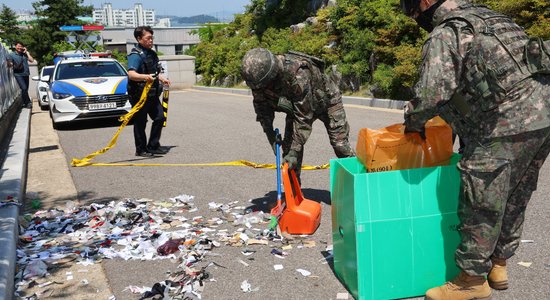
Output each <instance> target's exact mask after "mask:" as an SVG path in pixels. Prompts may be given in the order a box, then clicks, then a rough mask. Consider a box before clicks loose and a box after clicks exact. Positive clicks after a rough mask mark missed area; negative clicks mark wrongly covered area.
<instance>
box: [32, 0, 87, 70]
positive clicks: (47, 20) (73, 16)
mask: <svg viewBox="0 0 550 300" xmlns="http://www.w3.org/2000/svg"><path fill="white" fill-rule="evenodd" d="M82 2H84V0H41V1H37V2H33V3H32V6H33V8H34V10H35V13H36V15H37V16H38V21H37V22H36V24H34V26H33V27H32V28H31V29H30V30H28V31H27V34H28V37H29V41H30V42H29V44H30V45H29V48H30V49H31V50H32V51H33V54H34V55H35V58H36V59H38V61H39V62H40V65H46V64H47V63H49V62H51V61H52V59H53V53H52V52H53V50H54V49H53V45H54V44H56V43H58V42H62V41H64V40H65V37H66V35H67V34H66V33H65V32H63V31H61V30H60V27H61V26H63V25H82V24H83V22H82V21H80V20H78V19H77V17H79V16H90V15H91V13H92V10H93V7H92V6H82Z"/></svg>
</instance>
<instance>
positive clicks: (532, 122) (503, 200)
mask: <svg viewBox="0 0 550 300" xmlns="http://www.w3.org/2000/svg"><path fill="white" fill-rule="evenodd" d="M401 5H402V9H403V11H404V12H405V14H407V15H408V16H410V17H412V18H414V19H415V20H416V22H417V23H418V25H419V26H421V27H422V28H424V29H425V30H426V31H428V32H429V33H430V37H429V39H428V40H427V41H426V43H425V44H424V47H423V62H422V66H421V68H420V79H419V81H418V83H417V84H416V86H415V90H414V91H415V96H414V97H413V100H411V101H410V102H409V103H408V105H407V106H406V108H405V125H406V128H407V130H409V131H422V130H423V128H424V124H425V123H426V121H427V120H429V119H430V118H432V117H433V116H435V115H440V116H441V117H443V119H445V120H446V121H447V122H448V123H450V124H451V126H453V129H454V130H455V131H456V132H457V133H458V134H459V136H461V137H463V138H465V140H466V145H465V149H464V155H463V157H462V160H461V161H460V162H459V163H458V169H459V170H460V174H461V193H460V201H459V209H458V215H459V218H460V220H461V226H460V234H461V243H460V245H459V246H458V249H457V250H456V254H455V261H456V263H457V265H458V266H459V267H460V269H461V270H462V271H461V273H460V274H459V275H458V276H457V277H456V278H455V279H454V280H453V281H452V282H448V283H446V284H444V285H442V286H439V287H435V288H432V289H430V290H428V291H427V293H426V298H427V299H486V298H489V297H490V296H491V287H492V288H494V289H506V288H507V287H508V277H507V273H506V260H507V259H508V258H510V257H511V256H512V255H514V252H515V251H516V249H517V247H518V245H519V241H520V236H521V231H522V226H523V221H524V217H525V209H526V206H527V203H528V202H529V199H530V198H531V194H532V193H533V191H535V189H536V187H537V180H538V175H539V169H540V168H541V166H542V165H543V163H544V160H545V159H546V157H547V156H548V153H549V151H550V119H549V116H550V109H549V108H550V106H549V103H548V101H550V76H549V75H548V74H550V70H544V69H543V68H542V67H541V65H540V64H537V63H536V61H537V59H548V57H546V58H543V57H542V55H543V54H542V53H540V52H542V51H536V49H534V48H537V47H539V48H540V43H536V42H534V40H533V41H530V40H529V38H528V37H527V35H526V34H525V32H524V31H523V29H522V28H521V27H520V26H518V25H517V24H515V23H514V22H513V21H512V20H511V19H510V18H509V17H507V16H504V15H501V14H499V13H496V12H494V11H492V10H490V9H488V8H486V7H484V6H477V5H474V4H470V3H467V2H466V1H462V0H447V1H445V0H439V1H437V0H401ZM533 42H534V43H533ZM527 44H529V45H531V47H527V46H526V45H527ZM528 48H529V49H531V48H533V49H534V50H535V51H532V52H529V53H532V54H533V55H535V56H536V55H538V56H539V57H538V58H536V59H534V60H529V59H525V57H524V53H526V52H525V49H528ZM533 49H531V50H533ZM539 50H540V49H539ZM539 61H540V60H539ZM486 275H487V278H488V282H487V280H486V279H485V276H486Z"/></svg>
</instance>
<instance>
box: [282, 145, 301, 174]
mask: <svg viewBox="0 0 550 300" xmlns="http://www.w3.org/2000/svg"><path fill="white" fill-rule="evenodd" d="M283 162H286V163H287V164H288V168H289V169H290V170H292V169H296V167H297V166H298V152H296V151H294V150H290V151H289V152H288V154H287V155H285V157H284V158H283Z"/></svg>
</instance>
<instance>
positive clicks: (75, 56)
mask: <svg viewBox="0 0 550 300" xmlns="http://www.w3.org/2000/svg"><path fill="white" fill-rule="evenodd" d="M57 57H59V58H61V59H63V60H67V59H79V58H92V57H95V58H111V57H112V55H111V53H109V52H93V53H61V54H58V55H57Z"/></svg>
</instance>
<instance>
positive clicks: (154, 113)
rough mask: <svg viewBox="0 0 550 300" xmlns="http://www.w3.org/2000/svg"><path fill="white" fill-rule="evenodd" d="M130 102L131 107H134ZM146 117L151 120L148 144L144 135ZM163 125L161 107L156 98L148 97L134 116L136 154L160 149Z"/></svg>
mask: <svg viewBox="0 0 550 300" xmlns="http://www.w3.org/2000/svg"><path fill="white" fill-rule="evenodd" d="M136 103H137V101H136V102H135V103H134V102H133V101H132V106H134V105H135V104H136ZM147 115H149V117H150V118H151V120H153V124H152V125H151V134H150V135H149V142H147V135H146V134H145V127H146V125H147ZM163 123H164V113H163V111H162V105H161V104H160V101H159V100H158V99H157V98H156V97H151V96H149V97H148V98H147V101H145V104H144V105H143V107H142V108H141V109H140V110H139V111H138V112H137V113H136V114H135V115H134V139H135V142H136V152H143V151H147V149H158V147H160V142H159V141H160V134H161V132H162V124H163Z"/></svg>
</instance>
